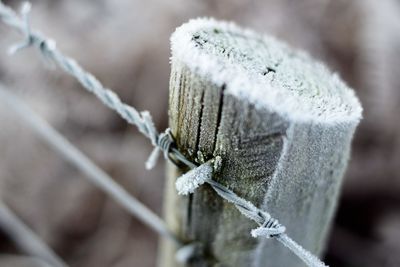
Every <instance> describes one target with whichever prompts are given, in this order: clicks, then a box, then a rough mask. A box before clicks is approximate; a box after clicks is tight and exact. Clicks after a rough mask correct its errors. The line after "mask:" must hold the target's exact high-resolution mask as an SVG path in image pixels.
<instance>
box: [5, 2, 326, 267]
mask: <svg viewBox="0 0 400 267" xmlns="http://www.w3.org/2000/svg"><path fill="white" fill-rule="evenodd" d="M29 10H30V4H28V3H25V4H24V5H23V8H22V10H21V17H22V18H20V17H19V16H18V15H17V14H16V13H15V12H14V11H13V10H12V9H10V8H9V7H7V6H5V5H4V4H3V3H2V2H1V1H0V17H1V19H2V20H3V22H4V23H6V24H8V25H9V26H12V27H14V28H16V29H18V30H19V31H20V32H22V33H23V34H25V37H26V39H25V41H24V42H23V43H21V44H18V45H16V46H13V47H12V48H11V50H10V51H11V53H15V52H17V51H19V50H20V49H22V48H25V47H28V46H35V47H37V48H38V49H39V51H40V52H41V54H42V55H43V56H44V57H45V58H46V59H47V60H50V61H53V62H55V63H57V64H58V65H59V66H60V67H61V68H62V69H63V70H65V71H66V72H67V73H69V74H70V75H72V76H74V77H75V78H76V79H77V80H78V81H79V82H80V83H81V84H82V85H83V87H84V88H86V89H87V90H88V91H89V92H91V93H93V94H94V95H96V96H97V97H98V98H99V99H100V100H101V101H102V102H103V103H104V104H105V105H106V106H108V107H109V108H111V109H113V110H115V111H116V112H117V113H118V114H119V115H120V116H121V117H122V118H124V119H125V120H126V121H127V122H128V123H130V124H134V125H136V126H137V127H138V129H139V131H140V132H141V133H142V134H144V135H145V136H146V137H148V138H149V139H150V140H151V143H152V144H153V145H154V146H155V150H154V151H153V152H152V154H151V155H150V157H149V160H148V162H147V163H146V167H147V168H151V167H153V166H154V165H155V162H156V158H158V154H159V153H160V152H161V151H163V152H164V155H165V157H167V158H169V159H170V160H171V161H173V162H176V160H177V161H180V162H182V163H184V164H185V165H187V166H188V167H190V168H191V169H194V168H196V167H197V165H196V164H194V163H192V162H190V161H189V160H187V159H186V158H185V157H184V156H183V154H182V153H180V151H179V150H177V149H176V148H175V147H172V144H173V139H172V136H171V135H170V133H169V131H168V129H167V131H166V132H165V133H163V134H161V135H160V134H158V132H157V130H156V128H155V126H154V123H153V122H152V119H151V116H150V113H148V112H147V111H144V112H140V113H139V112H138V111H137V110H136V109H135V108H133V107H131V106H129V105H127V104H125V103H123V102H122V101H121V99H120V98H119V97H118V96H117V95H116V94H115V93H114V92H113V91H112V90H111V89H108V88H105V87H104V86H103V85H102V84H101V83H100V81H99V80H98V79H96V78H95V77H94V76H93V75H92V74H91V73H89V72H87V71H85V70H84V69H83V68H82V67H81V66H80V65H79V64H78V63H77V62H76V61H75V60H74V59H72V58H70V57H66V56H64V55H63V54H62V53H61V52H60V51H59V50H58V49H57V48H56V45H55V42H54V41H53V40H51V39H48V38H45V37H44V36H43V35H42V34H40V33H38V32H35V31H32V30H31V29H30V25H29V20H28V13H29ZM60 152H61V153H63V151H60ZM76 152H78V153H79V151H76ZM171 154H172V155H173V156H174V158H171V157H170V156H171ZM70 160H73V161H75V159H70ZM92 167H93V166H92ZM207 183H209V184H210V185H211V186H212V188H213V189H214V190H215V191H216V192H217V194H218V195H220V196H221V197H222V198H224V199H225V200H227V201H229V202H231V203H233V204H234V205H235V206H236V208H237V209H238V210H239V211H240V212H241V213H242V214H243V215H245V216H247V217H248V218H250V219H252V220H254V221H256V222H257V223H258V224H259V225H260V227H259V228H257V229H254V230H253V231H252V235H253V236H265V237H267V238H270V237H275V238H276V239H277V240H278V241H280V242H281V243H283V245H285V246H286V247H287V248H289V249H290V250H291V251H292V252H293V253H295V254H296V255H297V256H298V257H299V258H300V259H302V260H303V261H304V262H305V263H306V264H307V265H309V266H312V267H322V266H326V265H325V264H324V263H322V262H321V261H320V260H319V259H318V258H317V257H316V256H314V255H312V254H311V253H310V252H308V251H307V250H305V249H304V248H303V247H301V246H300V245H299V244H297V243H296V242H295V241H293V240H292V239H291V238H290V237H288V236H287V235H286V234H284V230H285V228H284V227H283V226H282V225H280V224H279V222H278V221H277V220H275V219H273V218H272V217H271V216H270V215H269V214H268V213H266V212H264V211H262V210H259V209H258V208H256V207H255V206H254V205H253V204H252V203H250V202H248V201H246V200H244V199H242V198H240V197H239V196H237V195H236V194H235V193H234V192H232V191H231V190H229V189H228V188H226V187H224V186H223V185H221V184H219V183H217V182H215V181H213V180H207ZM121 189H122V188H121ZM122 190H123V189H122ZM136 215H137V216H141V215H138V214H136ZM157 218H158V217H157ZM158 219H159V218H158ZM159 220H160V221H161V219H159ZM161 222H162V221H161ZM153 227H154V228H153V229H155V230H157V232H159V233H161V232H163V231H160V229H159V228H158V227H155V226H153ZM164 234H165V233H164ZM168 234H170V233H168ZM178 242H179V241H178Z"/></svg>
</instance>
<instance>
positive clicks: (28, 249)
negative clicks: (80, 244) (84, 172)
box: [0, 201, 68, 267]
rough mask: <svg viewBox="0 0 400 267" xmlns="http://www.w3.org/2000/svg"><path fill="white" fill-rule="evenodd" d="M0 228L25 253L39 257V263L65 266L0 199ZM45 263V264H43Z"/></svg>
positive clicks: (52, 266) (59, 266)
mask: <svg viewBox="0 0 400 267" xmlns="http://www.w3.org/2000/svg"><path fill="white" fill-rule="evenodd" d="M0 228H1V229H2V230H3V231H4V233H6V234H7V235H8V236H9V237H10V239H11V240H13V241H14V243H15V244H16V245H17V246H18V247H19V248H20V249H21V250H22V251H23V252H24V253H26V254H28V255H30V256H33V257H34V258H38V259H41V260H42V261H43V263H42V262H41V263H40V264H41V265H46V266H51V267H67V266H68V265H67V264H66V263H65V262H64V261H63V260H62V259H61V258H59V257H58V256H57V254H56V253H54V252H53V251H52V249H51V248H49V247H48V246H47V245H46V244H45V243H44V242H43V241H42V240H41V239H40V237H38V236H37V235H36V234H35V233H34V232H33V231H32V230H31V229H30V228H29V227H28V226H27V225H25V223H23V222H22V221H21V220H20V219H19V218H18V216H17V215H15V213H14V212H13V211H11V210H10V208H9V207H8V206H7V205H6V204H4V203H3V202H1V201H0ZM44 263H47V264H44Z"/></svg>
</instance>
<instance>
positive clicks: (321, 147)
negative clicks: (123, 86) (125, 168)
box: [160, 20, 361, 267]
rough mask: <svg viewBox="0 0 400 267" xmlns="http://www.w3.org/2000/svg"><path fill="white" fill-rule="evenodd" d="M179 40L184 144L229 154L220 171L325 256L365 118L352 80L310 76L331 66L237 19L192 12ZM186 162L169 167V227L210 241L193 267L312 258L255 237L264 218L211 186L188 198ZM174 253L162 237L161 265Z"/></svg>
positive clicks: (173, 113) (176, 81)
mask: <svg viewBox="0 0 400 267" xmlns="http://www.w3.org/2000/svg"><path fill="white" fill-rule="evenodd" d="M185 38H186V40H185ZM185 42H186V43H185ZM268 45H271V46H276V47H272V48H269V47H268ZM172 46H173V48H172V53H173V57H172V71H171V82H170V127H171V129H172V133H173V135H174V137H175V138H176V142H177V146H178V148H179V149H180V151H182V152H183V153H184V154H185V155H186V156H187V157H188V158H189V159H190V160H192V161H194V162H195V161H199V156H201V157H204V158H205V159H206V160H208V159H211V158H213V157H215V156H217V155H219V156H221V157H222V159H223V166H222V170H221V172H220V174H219V175H218V176H217V177H214V179H215V180H217V181H218V182H220V183H222V184H224V185H225V186H227V187H228V188H230V189H231V190H233V191H234V192H235V193H237V194H238V195H239V196H241V197H243V198H245V199H247V200H249V201H251V202H252V203H253V204H255V205H256V206H258V207H261V208H264V209H266V210H267V211H268V212H270V213H271V214H272V216H274V217H275V218H277V219H278V220H279V221H280V222H281V223H282V224H283V225H285V226H286V228H287V233H288V234H289V235H290V236H291V237H292V238H293V239H294V240H296V241H298V242H299V243H300V244H301V245H302V246H304V247H305V248H306V249H308V250H310V251H311V252H313V253H316V254H320V253H321V252H322V250H323V248H324V243H325V240H326V237H327V233H328V230H329V224H330V222H331V220H332V216H333V214H334V210H335V205H336V200H337V197H338V193H339V189H340V184H341V180H342V177H343V173H344V170H345V167H346V163H347V160H348V157H349V151H350V143H351V139H352V136H353V132H354V129H355V127H356V125H357V124H358V121H359V119H360V116H361V115H360V114H361V107H360V106H359V103H358V101H357V99H356V98H355V97H354V95H353V94H352V93H351V91H350V89H348V88H347V87H346V86H345V85H344V84H341V83H340V82H337V81H336V80H335V81H334V82H331V81H330V80H329V79H332V80H334V79H336V78H332V77H331V76H329V77H321V78H320V79H321V85H318V84H317V85H315V83H314V80H315V79H316V78H315V77H308V76H307V75H312V74H313V70H314V69H316V70H315V71H316V72H317V74H316V76H318V75H319V76H321V74H320V73H318V72H321V70H320V69H319V68H321V66H319V65H317V66H312V63H310V62H312V61H311V59H309V58H308V57H307V56H305V55H303V54H296V53H297V52H293V51H292V50H290V49H288V48H287V47H286V46H284V45H282V44H280V43H277V42H276V41H275V40H269V39H262V38H261V37H257V35H255V34H253V33H249V32H243V31H241V30H240V29H237V28H236V27H234V26H231V25H225V24H220V23H217V22H214V21H206V20H200V21H194V22H193V21H192V22H190V23H189V24H188V25H185V26H183V27H182V28H181V29H178V30H177V32H176V33H175V34H174V36H173V38H172ZM182 50H183V51H182ZM185 50H186V51H185ZM274 50H276V51H274ZM188 53H189V55H188ZM293 60H294V61H296V60H297V61H299V62H297V61H296V62H293ZM207 64H208V65H207ZM285 64H286V65H287V66H285ZM296 64H298V65H299V66H296ZM205 65H206V66H205ZM303 65H304V66H305V69H302V67H304V66H303ZM236 66H239V67H238V68H236ZM260 66H261V67H260ZM292 67H293V68H294V70H293V69H292ZM230 68H231V69H230ZM225 70H228V72H226V71H225ZM323 71H325V70H324V69H323ZM286 74H289V76H290V77H287V76H285V75H286ZM235 75H236V76H235ZM256 75H258V76H260V77H261V78H260V79H264V80H257V79H259V78H258V76H256ZM323 75H325V72H322V76H323ZM314 76H315V75H314ZM255 77H256V78H255ZM301 78H302V79H303V80H299V79H301ZM317 78H318V77H317ZM253 79H255V81H254V80H253ZM313 79H314V80H313ZM329 82H331V83H334V85H332V84H328V85H329V86H326V85H325V84H324V83H329ZM257 84H258V85H257ZM282 84H283V85H282ZM285 84H286V85H287V86H285ZM268 86H270V87H268ZM271 86H273V87H274V88H272V87H271ZM340 86H342V88H340ZM324 87H326V88H324ZM336 87H337V88H336ZM276 88H278V89H276ZM332 88H333V89H332ZM279 90H281V91H282V94H283V97H282V96H281V95H279ZM307 90H308V91H307ZM332 90H337V91H332ZM277 91H278V94H277ZM293 91H294V92H293ZM310 91H311V92H310ZM268 98H271V99H268ZM286 98H287V99H286ZM314 98H317V100H315V99H314ZM264 99H268V100H265V101H264ZM281 100H282V101H281ZM313 101H314V102H313ZM310 102H311V103H310ZM331 102H332V103H331ZM324 104H325V105H326V106H323V105H324ZM336 105H337V106H336ZM200 154H201V155H200ZM184 171H186V170H185V169H177V168H175V167H173V166H169V173H168V182H167V189H166V202H165V205H166V220H167V223H168V225H169V226H170V227H171V228H172V229H173V230H174V231H175V232H176V233H177V234H178V235H179V236H180V237H181V238H182V239H183V240H185V241H187V242H191V241H198V242H200V243H201V244H203V248H204V253H205V255H204V257H203V258H202V259H195V260H193V261H192V262H190V263H188V266H238V267H239V266H271V267H283V266H285V267H288V266H302V263H301V262H300V261H299V259H298V258H296V257H295V256H294V255H292V254H291V252H290V251H288V250H287V249H286V248H284V247H283V246H282V245H281V244H279V243H278V242H277V241H276V240H273V239H269V240H266V239H265V240H263V239H254V238H252V237H251V236H250V231H251V229H253V228H255V227H256V225H255V223H254V222H252V221H250V220H249V219H247V218H246V217H244V216H242V215H241V214H240V213H239V212H238V211H237V210H236V209H235V207H234V206H233V205H231V204H229V203H227V202H226V201H224V200H222V199H221V198H220V197H219V196H217V194H216V193H215V192H214V191H213V190H212V189H211V188H210V187H209V186H208V185H203V186H201V187H200V188H199V189H198V190H197V191H196V192H195V193H194V194H192V195H190V196H188V197H181V196H178V195H177V193H176V191H175V186H174V182H175V179H176V178H177V177H178V176H179V175H180V174H181V173H182V172H184ZM174 253H175V251H174V248H173V247H171V246H170V245H163V246H162V256H161V257H160V265H161V266H178V264H177V263H176V262H175V259H174Z"/></svg>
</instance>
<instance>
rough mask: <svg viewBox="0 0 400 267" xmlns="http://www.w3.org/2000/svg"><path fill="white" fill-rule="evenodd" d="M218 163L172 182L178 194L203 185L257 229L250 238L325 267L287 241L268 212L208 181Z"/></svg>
mask: <svg viewBox="0 0 400 267" xmlns="http://www.w3.org/2000/svg"><path fill="white" fill-rule="evenodd" d="M220 161H221V158H219V157H216V158H215V159H213V160H211V161H208V162H206V163H204V164H202V165H200V166H199V167H197V168H195V169H192V170H190V171H189V172H187V173H186V174H184V175H182V176H181V177H179V178H178V179H177V181H176V188H177V190H178V193H179V194H182V195H187V194H189V193H193V192H194V191H195V190H196V188H198V187H199V186H200V185H202V184H204V183H207V184H209V185H210V186H211V187H212V188H213V189H214V190H215V192H216V193H217V194H218V195H219V196H220V197H222V198H223V199H225V200H227V201H228V202H230V203H232V204H233V205H235V207H236V208H237V209H238V210H239V211H240V213H242V214H243V215H244V216H246V217H247V218H249V219H251V220H253V221H255V222H256V223H257V224H258V225H259V227H258V228H256V229H253V230H252V231H251V235H252V236H253V237H255V238H256V237H266V238H276V239H277V240H278V241H279V242H281V243H282V244H283V245H284V246H285V247H287V248H288V249H290V250H291V251H292V252H293V253H294V254H295V255H296V256H298V257H299V258H300V259H301V260H302V261H303V262H304V263H306V264H307V265H308V266H310V267H327V265H325V264H324V263H323V262H322V261H321V260H319V259H318V258H317V257H316V256H315V255H313V254H312V253H310V252H309V251H307V250H306V249H304V248H303V247H302V246H300V245H299V244H297V243H296V242H295V241H294V240H293V239H291V238H290V237H289V236H288V235H287V234H286V233H285V231H286V228H285V227H284V226H283V225H281V224H280V223H279V221H278V220H276V219H274V218H273V217H272V216H271V215H270V214H269V213H268V212H266V211H263V210H261V209H259V208H257V207H256V206H254V205H253V204H252V203H251V202H249V201H247V200H245V199H243V198H241V197H239V196H238V195H237V194H236V193H234V192H233V191H232V190H230V189H228V188H227V187H225V186H223V185H222V184H220V183H218V182H216V181H214V180H212V176H213V172H214V171H215V168H216V166H218V165H220V164H221V163H220Z"/></svg>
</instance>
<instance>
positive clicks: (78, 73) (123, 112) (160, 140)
mask: <svg viewBox="0 0 400 267" xmlns="http://www.w3.org/2000/svg"><path fill="white" fill-rule="evenodd" d="M30 10H31V4H30V3H29V2H25V3H24V4H23V5H22V8H21V16H18V15H17V14H16V13H15V12H14V10H12V9H11V8H9V7H8V6H6V5H4V3H3V2H2V1H1V0H0V18H1V20H2V21H3V22H4V23H5V24H7V25H9V26H11V27H13V28H15V29H17V30H18V31H19V32H21V33H22V34H24V35H25V40H24V41H23V42H22V43H20V44H16V45H13V46H12V47H11V48H10V50H9V53H10V54H14V53H16V52H18V51H20V50H21V49H23V48H26V47H29V46H34V47H36V48H38V49H39V51H40V52H41V54H42V55H43V57H44V58H45V59H46V60H47V61H49V62H53V63H56V64H57V65H58V66H59V67H61V68H62V69H63V70H64V71H65V72H67V73H69V74H70V75H72V76H73V77H75V78H76V79H77V80H78V81H79V83H80V84H81V85H82V86H83V87H84V88H85V89H86V90H87V91H89V92H90V93H93V94H94V95H95V96H97V98H98V99H100V101H101V102H102V103H103V104H105V105H106V106H107V107H109V108H110V109H112V110H114V111H116V112H117V113H118V114H119V115H120V116H121V117H122V118H123V119H125V120H126V121H127V122H128V123H130V124H133V125H135V126H136V127H137V128H138V130H139V131H140V132H141V133H142V134H143V135H144V136H146V137H147V138H149V139H150V141H151V143H152V144H153V145H154V146H155V149H154V151H153V153H152V154H151V156H150V157H149V160H148V161H147V163H146V167H147V168H148V169H150V168H152V167H154V165H155V164H156V160H157V158H158V155H159V154H160V152H161V151H164V152H165V153H164V155H165V156H166V157H167V156H169V153H171V154H173V155H174V156H175V157H176V158H178V159H179V160H180V161H183V162H185V161H186V164H189V165H190V164H191V163H189V162H187V160H186V159H185V157H184V156H183V155H182V154H181V153H180V152H179V150H177V149H176V148H173V147H171V144H172V142H169V143H168V142H165V141H166V140H171V139H170V138H168V136H166V134H161V135H160V134H159V133H158V132H157V130H156V128H155V126H154V123H153V120H152V118H151V115H150V113H149V112H148V111H142V112H139V111H137V110H136V109H135V108H134V107H132V106H129V105H127V104H125V103H123V102H122V101H121V99H120V98H119V97H118V95H117V94H116V93H115V92H113V91H112V90H111V89H109V88H105V87H104V86H103V85H102V84H101V82H100V81H99V80H98V79H97V78H96V77H94V76H93V75H92V74H91V73H89V72H87V71H85V70H84V69H83V68H82V67H81V66H80V65H79V64H78V63H77V62H76V60H74V59H73V58H70V57H68V56H65V55H64V54H62V53H61V52H60V51H59V50H58V49H57V47H56V42H55V41H54V40H52V39H50V38H46V37H45V36H44V35H43V34H41V33H40V32H37V31H33V30H32V29H31V27H30V23H29V12H30ZM167 149H168V150H167Z"/></svg>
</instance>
